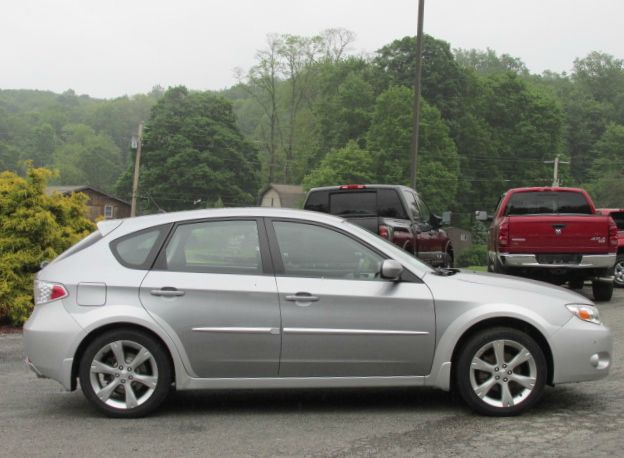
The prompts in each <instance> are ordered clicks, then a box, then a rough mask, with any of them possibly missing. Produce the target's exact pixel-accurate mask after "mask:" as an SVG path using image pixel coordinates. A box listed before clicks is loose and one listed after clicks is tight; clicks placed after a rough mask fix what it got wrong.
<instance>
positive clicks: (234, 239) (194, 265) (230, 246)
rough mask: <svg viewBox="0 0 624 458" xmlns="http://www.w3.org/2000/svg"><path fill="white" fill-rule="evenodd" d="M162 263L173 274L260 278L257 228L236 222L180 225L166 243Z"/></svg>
mask: <svg viewBox="0 0 624 458" xmlns="http://www.w3.org/2000/svg"><path fill="white" fill-rule="evenodd" d="M162 257H163V254H162V253H161V259H160V260H159V264H160V263H161V262H162V261H163V258H162ZM164 261H165V262H164V263H163V264H165V265H166V267H165V268H166V270H171V271H175V272H202V273H221V274H249V275H259V274H261V273H262V258H261V255H260V242H259V238H258V224H257V223H256V221H242V220H235V221H204V222H198V223H191V224H183V225H180V226H178V227H177V228H176V229H175V232H174V234H173V235H172V237H171V239H170V240H169V242H168V243H167V247H166V248H165V250H164Z"/></svg>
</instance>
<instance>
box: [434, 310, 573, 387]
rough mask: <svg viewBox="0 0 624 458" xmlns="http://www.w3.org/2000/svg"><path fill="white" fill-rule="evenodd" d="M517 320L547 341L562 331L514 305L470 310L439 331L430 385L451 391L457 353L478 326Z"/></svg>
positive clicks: (536, 315)
mask: <svg viewBox="0 0 624 458" xmlns="http://www.w3.org/2000/svg"><path fill="white" fill-rule="evenodd" d="M496 318H502V319H515V320H518V321H522V322H525V323H527V324H529V325H531V326H533V327H534V328H535V329H537V331H539V332H540V333H541V334H542V335H543V336H544V338H545V339H546V341H549V340H550V337H551V336H552V335H553V334H554V333H555V332H557V330H559V329H560V328H561V325H560V324H552V323H549V322H548V321H546V320H545V319H544V318H543V317H542V316H540V315H539V314H538V313H536V312H534V311H532V310H529V309H527V308H526V307H521V306H518V305H513V304H504V303H491V304H483V305H481V306H478V307H475V308H471V309H469V310H466V311H465V312H464V313H462V314H460V315H459V316H458V317H457V318H455V319H454V320H453V321H452V322H451V323H450V324H449V325H448V326H447V327H446V329H444V330H443V331H440V330H439V329H438V336H439V337H438V343H437V345H436V350H435V354H434V358H433V365H432V372H431V374H430V375H429V376H428V380H427V384H428V385H433V386H436V387H438V388H441V389H443V390H446V391H448V390H449V388H450V382H451V364H452V359H453V352H454V351H455V347H456V346H457V343H458V342H459V340H460V339H461V338H462V336H463V335H464V334H465V333H466V332H468V331H469V330H470V329H471V328H472V327H474V326H475V325H477V324H479V323H481V322H483V321H487V320H490V319H496Z"/></svg>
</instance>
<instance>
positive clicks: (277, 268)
mask: <svg viewBox="0 0 624 458" xmlns="http://www.w3.org/2000/svg"><path fill="white" fill-rule="evenodd" d="M274 222H284V223H299V224H308V225H310V226H318V227H322V228H325V229H329V230H333V231H335V232H338V233H339V234H342V235H345V236H347V237H349V238H350V239H352V240H353V241H355V242H356V243H359V244H361V245H364V246H365V247H366V248H368V249H369V250H371V251H372V252H374V253H375V254H377V255H378V256H380V257H381V258H382V259H384V260H386V259H393V258H391V257H390V256H388V255H387V254H386V253H384V252H383V251H381V250H379V249H378V248H376V247H374V246H372V245H370V244H369V243H367V242H366V241H365V240H362V239H361V238H359V237H357V236H355V235H353V234H351V233H350V232H347V231H345V230H343V229H341V228H338V227H336V226H331V225H328V224H324V223H320V222H318V221H310V220H304V219H297V218H279V217H267V218H264V225H265V231H266V233H267V235H268V245H269V249H270V255H271V260H272V262H273V266H274V272H275V276H276V277H287V278H293V277H299V278H315V279H319V277H306V276H301V275H288V274H286V273H285V269H284V263H283V261H282V256H281V254H280V253H281V252H280V248H279V244H278V242H277V234H276V233H275V229H274V228H273V223H274ZM401 264H403V263H401ZM327 280H335V279H329V278H328V279H327ZM345 280H348V281H370V280H368V279H365V278H362V279H357V278H354V279H345ZM381 281H387V282H390V283H392V282H393V280H386V279H381ZM400 281H401V282H405V283H423V281H422V280H421V279H420V278H418V276H417V275H416V274H414V273H413V272H411V271H410V270H408V269H406V268H405V266H404V267H403V273H402V274H401V279H400Z"/></svg>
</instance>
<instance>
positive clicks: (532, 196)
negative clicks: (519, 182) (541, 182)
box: [505, 191, 592, 215]
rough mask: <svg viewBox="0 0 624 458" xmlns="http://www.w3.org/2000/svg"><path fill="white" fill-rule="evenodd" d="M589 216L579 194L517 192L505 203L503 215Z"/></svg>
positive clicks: (589, 210)
mask: <svg viewBox="0 0 624 458" xmlns="http://www.w3.org/2000/svg"><path fill="white" fill-rule="evenodd" d="M560 213H563V214H580V215H591V214H592V210H591V207H590V206H589V203H588V202H587V199H585V196H584V195H583V194H581V193H580V192H565V191H564V192H540V191H534V192H518V193H516V194H513V195H512V196H511V198H510V199H509V202H507V208H506V209H505V215H539V214H560Z"/></svg>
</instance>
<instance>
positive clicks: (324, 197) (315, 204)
mask: <svg viewBox="0 0 624 458" xmlns="http://www.w3.org/2000/svg"><path fill="white" fill-rule="evenodd" d="M304 208H305V209H306V210H312V211H315V212H323V213H329V192H328V191H312V192H310V193H309V194H308V199H307V200H306V203H305V206H304Z"/></svg>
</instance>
